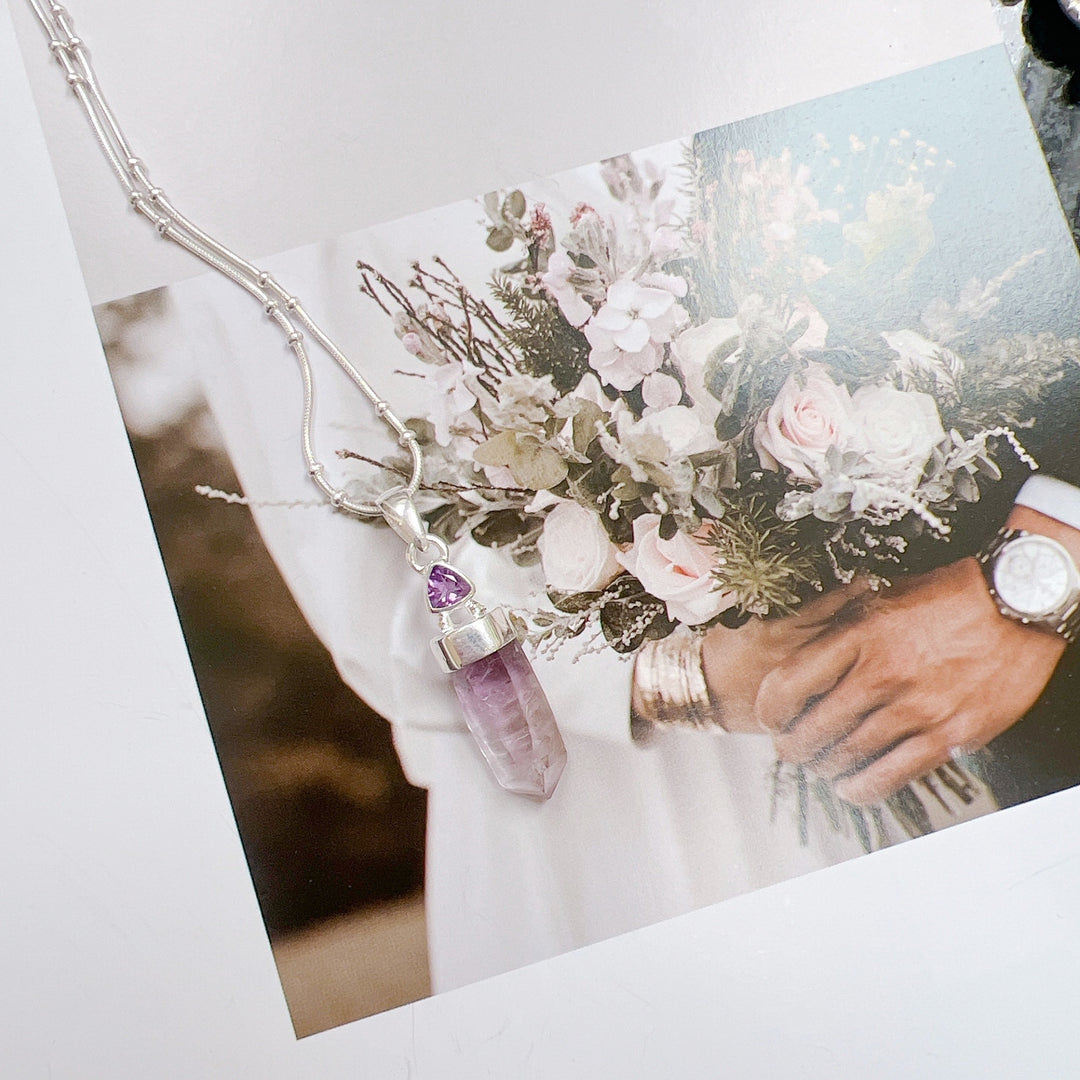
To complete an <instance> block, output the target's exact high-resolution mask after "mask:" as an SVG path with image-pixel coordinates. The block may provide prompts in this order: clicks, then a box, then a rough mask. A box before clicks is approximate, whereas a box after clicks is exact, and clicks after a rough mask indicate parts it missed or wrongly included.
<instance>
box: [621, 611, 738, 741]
mask: <svg viewBox="0 0 1080 1080" xmlns="http://www.w3.org/2000/svg"><path fill="white" fill-rule="evenodd" d="M704 640H705V635H704V634H700V633H696V632H693V631H689V632H687V631H676V632H675V633H673V634H669V635H668V636H667V637H665V638H660V639H659V640H657V641H647V642H645V644H644V645H642V646H641V648H640V649H638V653H637V656H636V657H635V659H634V690H635V693H634V695H633V696H632V698H631V702H632V704H631V720H632V722H633V723H634V724H642V723H648V724H659V725H676V724H679V725H688V726H690V727H698V728H710V729H712V730H714V731H723V730H724V726H723V724H721V723H720V720H719V712H718V709H717V706H716V703H715V702H714V701H713V698H712V695H711V694H710V693H709V684H708V682H707V681H706V679H705V668H704V663H703V660H702V654H701V649H702V644H703V642H704Z"/></svg>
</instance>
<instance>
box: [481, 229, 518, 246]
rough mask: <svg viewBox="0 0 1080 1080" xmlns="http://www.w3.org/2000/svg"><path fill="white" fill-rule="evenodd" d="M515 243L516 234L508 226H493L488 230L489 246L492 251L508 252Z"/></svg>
mask: <svg viewBox="0 0 1080 1080" xmlns="http://www.w3.org/2000/svg"><path fill="white" fill-rule="evenodd" d="M513 242H514V233H513V231H512V230H511V229H510V227H509V226H507V225H492V226H491V228H490V229H488V234H487V246H488V247H489V248H491V250H492V251H500V252H501V251H508V250H509V249H510V245H511V244H513Z"/></svg>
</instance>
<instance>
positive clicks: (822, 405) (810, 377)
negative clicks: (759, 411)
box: [754, 364, 854, 480]
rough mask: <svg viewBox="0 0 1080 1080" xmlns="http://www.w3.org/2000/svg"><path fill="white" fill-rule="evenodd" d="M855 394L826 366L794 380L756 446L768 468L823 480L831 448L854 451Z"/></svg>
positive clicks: (765, 419)
mask: <svg viewBox="0 0 1080 1080" xmlns="http://www.w3.org/2000/svg"><path fill="white" fill-rule="evenodd" d="M853 431H854V429H853V420H852V413H851V395H850V394H849V393H848V392H847V388H846V387H844V386H838V385H837V384H836V383H834V382H833V381H832V379H831V378H830V377H829V373H828V371H827V370H826V369H825V368H824V367H822V366H821V365H820V364H810V365H808V366H807V367H806V369H805V370H804V371H801V372H796V373H795V374H793V375H790V376H788V379H787V382H785V383H784V385H783V386H782V387H781V388H780V393H778V394H777V395H776V400H775V401H774V402H773V403H772V405H770V406H769V408H768V410H767V411H766V412H765V414H764V415H763V416H762V418H761V419H760V420H759V421H758V425H757V428H756V429H755V431H754V447H755V449H756V450H757V452H758V457H759V459H760V460H761V464H762V465H763V466H764V467H765V468H766V469H776V468H777V467H778V466H781V465H782V466H783V467H784V468H785V469H788V470H790V471H791V473H792V474H793V475H795V476H797V477H799V478H800V479H803V480H813V479H816V478H817V477H818V475H819V474H820V472H821V468H822V466H823V465H824V462H825V454H826V452H827V451H828V450H829V448H830V447H833V446H835V447H837V449H839V450H845V449H848V447H849V446H850V444H851V439H852V435H853Z"/></svg>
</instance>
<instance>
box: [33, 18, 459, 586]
mask: <svg viewBox="0 0 1080 1080" xmlns="http://www.w3.org/2000/svg"><path fill="white" fill-rule="evenodd" d="M29 3H30V6H31V7H32V8H33V10H34V13H35V14H36V15H37V18H38V21H39V22H40V23H41V25H42V27H43V28H44V30H45V33H46V34H47V35H48V38H49V48H50V49H51V51H52V54H53V56H54V57H55V58H56V60H57V62H58V63H59V64H60V66H61V67H62V68H63V69H64V73H65V75H66V77H67V82H68V85H69V86H70V87H71V89H72V91H73V92H74V94H75V96H76V97H77V98H78V100H79V103H80V104H81V105H82V108H83V111H84V112H85V113H86V116H87V118H88V119H89V121H90V125H91V127H92V128H93V131H94V135H95V137H96V138H97V141H98V144H99V145H100V147H101V149H102V151H103V152H104V154H105V157H106V158H107V159H108V162H109V164H110V165H111V166H112V169H113V172H114V173H115V174H116V176H117V179H119V181H120V183H121V185H122V186H123V188H124V191H125V192H126V194H127V198H128V203H129V204H130V206H131V208H132V209H133V210H135V211H137V212H138V213H140V214H142V216H143V217H145V218H146V219H147V220H148V221H150V223H151V224H152V225H154V227H155V228H156V229H157V232H158V235H159V236H161V237H162V239H164V240H171V241H173V243H176V244H179V245H180V246H181V247H182V248H184V249H185V250H186V251H190V252H191V254H192V255H194V256H196V257H197V258H199V259H201V260H202V261H203V262H204V263H206V264H207V266H210V267H212V268H213V269H215V270H217V271H219V272H220V273H222V274H224V275H225V276H226V277H228V278H229V279H230V280H231V281H234V282H235V283H236V284H237V285H239V286H240V288H242V289H243V290H244V291H245V292H246V293H248V294H249V295H250V296H252V297H253V298H254V299H255V300H257V301H258V302H259V304H261V305H262V309H263V311H264V312H265V314H266V316H267V317H268V318H270V319H271V320H272V321H273V322H274V323H275V324H276V325H277V326H278V327H279V328H280V330H281V332H282V333H283V334H284V335H285V340H286V342H287V343H288V345H289V348H290V349H291V350H292V352H293V355H294V356H295V357H296V361H297V363H298V364H299V367H300V375H301V379H302V381H303V392H304V401H303V410H302V413H301V420H300V444H301V450H302V452H303V455H304V462H305V464H306V466H307V471H308V474H309V475H310V477H311V479H312V481H314V483H315V485H316V486H317V487H318V488H319V490H320V491H321V492H322V493H323V494H324V495H325V496H326V498H327V499H328V500H329V501H330V503H331V504H332V505H333V506H334V507H335V508H337V509H338V510H342V511H344V512H346V513H349V514H355V515H357V516H358V517H384V516H387V510H388V499H389V503H390V504H393V503H395V502H397V503H399V504H407V502H408V500H410V499H411V497H412V495H414V494H415V493H416V490H417V488H418V487H419V486H420V481H421V478H422V476H423V471H424V458H423V453H422V452H421V450H420V447H419V445H418V444H417V441H416V436H415V435H414V434H413V432H412V431H411V430H410V429H409V428H408V427H407V426H406V424H405V423H404V421H402V420H401V418H400V417H398V416H397V415H396V414H395V413H394V412H393V410H392V409H391V408H390V406H389V404H388V403H387V402H386V401H385V400H384V399H383V398H382V397H380V395H379V394H378V393H376V391H375V390H374V389H373V388H372V386H371V384H370V383H368V381H367V380H366V379H365V378H364V377H363V375H361V374H360V372H359V371H358V370H357V369H356V367H355V366H354V365H353V364H352V362H351V361H350V360H349V359H348V357H347V356H345V354H344V353H343V352H342V351H341V349H339V348H338V346H337V345H335V344H334V342H333V341H332V340H331V339H330V337H329V336H328V335H327V334H326V333H325V332H324V331H323V329H322V328H321V327H320V326H319V325H318V323H316V322H315V320H314V319H312V318H311V316H310V315H309V314H308V313H307V311H306V310H305V309H304V306H303V304H301V302H300V300H299V299H298V298H297V297H295V296H292V295H290V294H289V293H288V292H286V291H285V289H284V288H283V287H282V286H281V285H280V284H279V283H278V282H277V281H276V280H275V279H274V277H273V276H272V275H271V274H268V273H266V272H265V271H262V270H259V269H258V268H257V267H255V266H253V265H252V264H251V263H249V262H248V261H247V260H246V259H244V258H242V257H241V256H240V255H237V254H236V252H235V251H232V250H231V249H230V248H228V247H226V246H225V245H224V244H222V243H221V242H220V241H218V240H215V239H214V237H212V236H210V235H209V234H208V233H206V232H204V231H203V230H202V229H200V228H199V227H198V226H197V225H195V224H194V223H193V222H192V221H191V220H189V219H188V218H186V217H185V216H184V215H183V214H182V213H180V211H179V210H177V209H176V207H175V206H174V205H173V204H172V202H171V201H170V199H169V198H168V196H167V195H166V194H165V192H164V191H163V190H162V189H161V188H160V187H156V186H155V185H154V184H153V183H151V180H150V176H149V172H148V170H147V167H146V165H145V163H144V162H143V161H142V159H141V158H139V157H138V156H137V155H136V154H134V153H133V152H132V149H131V146H130V144H129V143H128V140H127V138H126V136H125V135H124V133H123V131H122V130H121V128H120V125H119V123H117V120H116V117H115V116H114V114H113V112H112V109H110V108H109V104H108V102H107V101H106V100H105V96H104V94H103V93H102V92H101V88H100V86H99V84H98V81H97V77H96V75H95V73H94V69H93V67H92V66H91V64H90V52H89V50H88V49H87V47H86V45H85V44H84V43H83V41H82V39H81V38H80V37H78V35H77V34H76V33H75V27H74V23H73V21H72V18H71V15H70V14H69V13H68V11H67V10H66V9H65V8H64V7H63V6H62V5H60V4H57V3H52V2H49V3H43V2H42V0H29ZM304 331H307V333H308V334H310V335H311V338H312V340H314V341H315V342H316V343H317V344H318V345H319V346H320V347H321V348H322V349H323V350H324V351H325V352H326V353H327V355H328V356H329V357H330V358H331V359H332V360H333V361H334V362H335V363H336V364H337V365H338V367H339V368H341V370H342V371H343V372H344V373H345V374H346V375H347V376H348V377H349V378H350V379H351V380H352V382H353V383H354V384H355V385H356V387H357V389H358V390H359V391H360V392H361V393H362V394H363V395H364V397H366V398H367V399H368V401H370V402H371V405H372V407H373V408H374V410H375V412H376V414H377V415H378V417H379V418H380V419H381V420H382V421H383V423H385V424H386V425H387V427H389V428H390V429H391V431H393V432H394V434H395V436H396V437H397V440H398V442H399V443H400V444H401V445H402V446H403V447H405V448H406V449H408V451H409V453H410V455H411V457H412V468H411V471H410V476H409V480H408V483H407V484H405V485H402V486H398V487H394V488H391V489H389V490H388V491H387V492H386V493H384V496H383V497H382V498H380V499H379V500H377V501H375V502H359V501H356V500H353V499H350V498H349V497H348V495H346V493H345V492H344V491H342V490H341V489H340V488H338V487H335V486H334V485H333V484H332V483H331V482H330V481H329V480H328V479H327V478H326V466H325V465H324V464H323V462H322V461H320V460H319V458H318V456H317V455H316V453H315V447H314V441H313V436H312V421H313V416H314V410H315V380H314V375H313V372H312V367H311V360H310V358H309V356H308V352H307V348H306V346H305V344H304V342H305V335H304ZM395 496H397V497H398V498H396V499H395ZM391 525H395V522H394V521H391ZM418 527H419V528H420V529H421V530H422V526H419V523H418V522H415V519H414V523H413V524H412V526H411V527H410V528H407V529H406V530H405V531H404V532H403V531H402V530H401V529H399V528H397V527H395V531H396V532H398V535H400V536H402V539H404V540H406V542H407V543H408V544H409V550H408V555H409V561H410V563H412V564H413V565H414V567H415V568H416V569H421V566H422V564H423V563H424V562H426V561H427V560H426V559H421V558H419V553H420V552H426V551H427V549H428V548H429V547H430V546H432V545H434V546H435V547H436V548H439V549H441V550H440V554H441V555H442V557H445V547H444V545H443V544H442V542H441V541H439V540H438V539H437V538H435V537H432V536H430V535H428V534H427V533H426V530H422V531H420V532H419V534H417V530H418ZM418 562H419V563H420V564H421V565H417V563H418Z"/></svg>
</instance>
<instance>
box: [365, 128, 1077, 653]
mask: <svg viewBox="0 0 1080 1080" xmlns="http://www.w3.org/2000/svg"><path fill="white" fill-rule="evenodd" d="M684 149H685V158H684V163H683V165H682V166H681V167H680V168H676V169H672V170H669V174H667V175H665V174H664V173H663V172H662V171H661V170H659V169H657V168H656V167H654V166H652V165H651V164H650V163H649V162H648V161H636V160H633V159H631V158H630V157H619V158H615V159H612V160H609V161H607V162H604V163H603V164H602V165H601V166H599V169H600V174H601V178H602V180H603V182H604V186H605V187H606V190H607V193H608V196H609V197H608V198H606V199H605V200H604V202H605V207H606V208H605V209H601V208H598V207H596V206H593V205H591V204H589V203H588V202H584V201H583V202H581V203H579V204H578V205H577V206H576V207H574V209H573V210H572V212H570V213H569V214H568V216H567V217H566V219H565V220H564V221H556V220H555V218H554V217H553V214H552V212H551V211H549V209H548V208H547V207H545V206H544V205H543V204H540V203H530V202H529V200H528V199H526V197H525V196H524V195H523V194H522V193H521V192H520V191H511V192H509V193H498V194H492V195H489V196H487V197H486V198H485V199H484V202H483V209H484V213H485V215H486V220H485V222H484V224H483V229H484V230H485V231H486V237H485V236H484V233H483V232H478V242H482V241H483V240H485V239H486V245H487V248H488V249H490V251H491V254H492V269H491V277H490V280H489V282H488V283H487V286H486V290H484V291H481V290H479V289H477V287H476V286H475V285H469V284H466V283H465V282H464V281H463V280H461V279H460V278H459V277H458V276H457V275H456V274H455V273H454V271H453V269H452V268H451V265H450V264H449V262H447V261H444V259H443V258H440V257H435V258H433V259H431V260H430V261H429V262H428V263H426V264H423V263H416V264H414V265H413V273H412V277H411V279H410V280H409V281H407V282H405V283H404V284H399V283H396V282H394V281H392V280H390V279H389V278H388V277H387V276H385V275H384V274H382V273H380V272H379V270H377V269H376V268H375V267H373V266H371V265H369V264H368V263H366V262H360V263H359V264H358V265H359V268H360V271H361V289H362V292H363V293H364V294H365V295H366V296H368V297H369V298H370V299H372V300H373V301H374V302H376V303H377V304H379V305H380V306H381V307H382V309H383V310H384V311H385V312H386V314H387V316H388V317H389V318H391V319H392V320H393V324H394V328H395V331H396V333H397V336H398V338H399V339H400V341H401V344H402V347H403V349H404V350H405V351H406V352H407V353H409V354H411V355H412V356H413V357H415V358H416V359H417V360H418V361H421V362H422V366H421V367H420V368H419V369H418V370H419V373H420V374H421V376H422V378H423V381H424V385H425V387H426V389H427V390H428V392H429V396H428V402H429V405H428V409H427V412H426V414H425V415H423V416H418V417H416V418H414V419H413V420H412V421H411V422H410V423H411V426H412V427H413V429H414V430H415V431H416V433H417V435H418V436H419V438H420V441H421V443H422V445H423V447H424V450H425V453H426V455H427V462H428V469H427V474H426V482H427V483H426V487H425V488H424V489H423V490H422V491H421V493H420V505H421V509H422V511H423V512H424V514H425V517H426V520H427V522H428V525H429V528H430V529H431V530H432V532H434V533H436V534H438V535H440V536H442V537H444V538H445V539H446V540H448V541H453V540H456V539H457V538H459V537H461V536H463V535H465V534H468V535H469V536H471V537H472V538H473V539H474V540H475V541H476V542H477V543H480V544H483V545H487V546H490V547H497V548H502V549H504V550H505V551H506V552H508V553H509V555H510V556H512V558H513V559H514V560H515V561H516V562H518V563H519V564H521V565H523V566H535V565H536V564H537V563H538V564H539V566H540V568H541V570H542V574H543V579H544V583H545V586H546V596H543V597H540V598H538V602H537V604H536V605H535V607H534V610H531V611H530V612H528V613H527V615H528V620H529V622H530V624H531V631H532V637H533V640H534V642H535V643H537V644H538V646H539V647H540V648H553V647H557V646H558V645H559V644H561V643H562V642H565V641H567V640H568V639H571V638H575V637H578V636H580V635H583V634H587V635H590V640H594V641H596V642H598V643H599V645H600V646H601V647H606V646H610V647H611V648H612V649H614V650H616V651H618V652H622V653H625V652H631V651H633V650H635V649H636V648H638V647H639V646H640V645H641V643H642V642H643V641H645V640H647V639H654V638H659V637H663V636H665V635H667V634H670V633H672V632H673V631H674V630H675V629H676V628H677V627H679V626H681V625H682V626H689V627H695V628H701V629H702V630H704V629H706V628H708V627H709V626H711V625H713V624H714V623H716V622H717V621H720V622H723V623H724V624H725V625H729V626H731V625H737V624H738V623H739V621H741V620H744V619H746V618H748V617H749V616H750V615H753V614H756V615H763V616H766V615H773V614H782V613H787V612H790V611H792V610H794V609H795V608H797V606H798V605H799V604H800V603H801V602H802V601H803V600H804V599H805V598H807V597H808V596H810V595H812V594H814V593H816V592H820V591H822V590H826V589H828V588H830V586H833V585H835V584H836V583H838V582H848V581H850V580H852V578H854V577H855V576H856V575H865V576H867V577H868V578H869V579H870V580H871V581H872V582H878V583H881V582H888V581H889V580H891V579H892V578H893V577H894V576H895V575H898V574H901V573H904V572H905V571H907V570H910V569H912V568H913V567H914V566H915V555H914V554H913V553H914V552H915V551H917V550H920V549H921V548H925V547H926V546H927V545H928V544H929V545H933V543H935V542H937V541H940V540H944V539H946V538H947V537H948V535H949V533H950V530H951V528H952V527H953V524H954V523H955V521H956V519H957V517H958V515H963V514H964V513H965V512H967V508H969V507H970V506H971V504H973V503H975V502H976V501H977V500H978V499H979V497H980V489H981V488H982V487H983V486H984V485H986V484H991V483H994V482H995V481H996V480H997V479H999V478H1000V475H1001V473H1000V471H999V466H998V459H999V457H1000V455H1002V454H1010V455H1017V456H1018V457H1019V458H1020V459H1021V460H1023V461H1025V462H1026V463H1027V464H1028V465H1029V466H1030V467H1032V468H1034V467H1035V462H1034V460H1033V459H1031V457H1030V455H1029V454H1028V453H1027V451H1026V450H1025V448H1024V445H1023V437H1024V432H1025V430H1028V429H1030V428H1031V427H1032V426H1033V425H1034V424H1035V423H1036V415H1037V407H1038V403H1039V398H1040V395H1041V394H1042V393H1043V391H1044V390H1045V389H1046V388H1047V387H1048V386H1050V385H1052V384H1053V383H1054V382H1055V381H1057V380H1058V379H1060V378H1061V377H1062V373H1063V370H1064V365H1065V362H1066V357H1067V355H1070V353H1075V345H1076V343H1075V342H1062V341H1060V340H1059V339H1057V338H1055V337H1054V336H1052V335H1049V334H1038V335H1030V334H1015V335H1012V336H1000V334H995V333H987V332H984V330H985V328H986V327H987V326H989V325H990V323H991V322H992V320H989V316H990V314H991V313H992V311H993V309H994V307H995V305H996V304H997V303H998V300H999V294H1000V292H1001V290H1002V287H1003V286H1004V285H1005V283H1006V282H1007V281H1008V280H1009V279H1010V278H1012V277H1013V276H1014V275H1015V274H1017V273H1018V272H1019V271H1020V270H1021V268H1022V266H1023V265H1024V263H1025V262H1026V261H1028V259H1029V258H1033V257H1034V255H1033V256H1029V257H1026V258H1025V259H1022V260H1020V262H1019V263H1017V264H1016V265H1014V266H1013V267H1010V268H1009V269H1007V270H1006V271H1005V272H1004V273H1002V274H1001V275H1000V276H998V277H996V278H993V279H991V280H989V281H986V282H977V281H976V282H972V283H970V284H969V285H968V286H967V287H965V288H964V289H963V290H962V291H961V292H960V294H959V296H958V297H956V298H954V299H952V300H951V301H945V300H942V299H929V300H926V299H925V298H924V300H923V301H922V302H919V303H917V302H916V301H915V300H914V299H913V294H914V293H915V290H914V288H913V287H911V282H912V281H913V280H914V275H915V274H916V271H917V267H918V265H919V264H920V262H921V261H922V260H923V259H924V258H925V257H926V255H927V254H928V252H930V251H931V249H932V247H933V245H934V230H933V225H932V222H931V219H930V216H929V208H930V206H931V204H932V202H933V200H934V197H935V193H934V190H933V185H932V184H931V183H930V181H929V180H928V179H927V177H928V175H930V174H931V173H932V174H933V175H940V174H943V173H946V172H947V169H948V165H949V164H950V163H948V162H942V161H940V160H939V158H938V156H937V151H936V150H935V149H934V148H932V147H927V146H926V144H924V143H919V142H917V141H915V140H914V139H913V138H912V137H911V136H910V135H909V134H908V133H906V132H904V133H901V135H900V136H898V137H897V138H894V139H891V140H878V139H875V140H873V144H872V145H868V144H866V143H860V142H859V141H858V140H856V139H854V138H853V139H852V143H851V147H850V153H849V155H848V156H849V159H858V160H863V161H865V162H868V163H869V162H872V161H876V162H877V164H876V165H873V167H870V165H865V166H864V167H863V171H862V173H861V174H860V175H861V176H862V177H863V180H864V189H865V193H863V194H860V195H859V197H858V198H857V199H855V200H853V199H852V196H851V195H850V194H849V193H848V191H847V190H846V189H845V186H844V185H842V184H838V183H834V180H835V177H833V176H828V175H826V176H825V177H824V180H825V181H827V183H823V182H822V177H821V176H819V175H816V174H815V168H817V170H818V173H821V172H824V173H826V174H827V173H829V170H830V169H831V170H832V171H833V172H834V173H835V174H836V176H840V175H841V174H842V175H844V176H847V177H848V178H849V184H848V187H849V188H850V186H851V183H850V177H851V174H852V169H851V166H850V161H849V163H848V164H847V165H844V166H843V167H841V162H840V159H839V158H837V157H835V156H833V157H830V156H829V148H828V147H827V146H824V145H823V143H822V145H821V146H819V147H818V153H817V154H816V161H817V165H816V166H814V167H812V166H811V165H807V164H798V163H796V160H795V156H794V155H793V154H792V153H791V152H790V151H784V152H783V153H782V154H780V155H779V156H778V157H774V158H768V159H763V160H759V159H758V157H756V156H755V155H754V154H753V153H752V152H750V151H749V150H746V149H741V150H737V151H734V152H732V151H726V152H723V151H718V150H717V149H716V148H715V147H712V146H707V145H699V144H698V143H697V142H695V143H693V144H689V145H687V146H686V147H685V148H684ZM860 155H861V158H860ZM874 155H876V158H875V157H874ZM913 161H921V162H922V163H923V165H922V166H921V167H920V166H918V165H916V164H912V162H913ZM930 166H936V168H935V169H934V170H931V169H930ZM890 170H891V171H890ZM875 178H877V179H880V180H882V181H883V182H881V183H879V184H878V185H877V186H873V185H872V181H873V180H874V179H875ZM826 188H828V190H829V191H832V192H833V193H834V194H835V200H834V202H835V205H827V200H826V199H825V198H824V197H823V196H822V195H821V192H822V191H823V190H825V189H826ZM596 201H599V200H596ZM1036 254H1037V253H1036ZM870 271H874V272H876V273H877V274H878V276H879V277H880V276H881V273H882V272H883V271H885V272H886V273H887V275H888V278H889V280H890V282H891V283H892V284H891V290H892V291H894V292H895V296H898V297H900V298H901V299H903V298H905V297H906V298H907V300H908V303H907V309H906V310H905V311H904V312H903V313H902V314H900V315H898V314H897V313H896V312H897V310H898V307H899V306H902V305H898V304H897V303H893V304H892V305H891V307H890V306H889V305H888V304H882V303H880V302H879V301H880V298H879V297H877V296H874V295H871V294H870V293H868V292H867V288H868V286H867V284H866V282H867V280H868V274H869V276H870V277H872V276H873V275H872V274H870ZM878 312H886V313H887V314H883V315H879V314H878ZM827 313H828V314H827ZM879 318H880V319H886V318H888V319H889V321H882V322H880V323H878V322H877V321H876V320H878V319H879ZM381 464H382V466H383V467H384V468H385V469H387V470H390V471H391V472H393V471H397V470H400V469H402V467H403V466H404V463H403V462H399V461H397V460H395V459H387V460H386V461H384V462H382V463H381ZM589 647H596V646H589Z"/></svg>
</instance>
